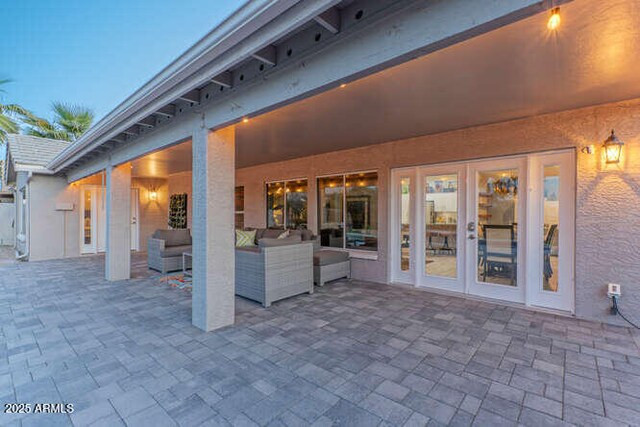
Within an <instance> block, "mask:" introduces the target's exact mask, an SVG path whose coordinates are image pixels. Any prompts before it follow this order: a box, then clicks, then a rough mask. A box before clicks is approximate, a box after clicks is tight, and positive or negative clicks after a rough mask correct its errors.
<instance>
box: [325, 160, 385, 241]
mask: <svg viewBox="0 0 640 427" xmlns="http://www.w3.org/2000/svg"><path fill="white" fill-rule="evenodd" d="M318 228H319V233H318V234H319V235H320V244H321V245H322V246H329V247H334V248H346V249H360V250H366V251H377V250H378V173H377V172H362V173H354V174H348V175H335V176H328V177H322V178H318Z"/></svg>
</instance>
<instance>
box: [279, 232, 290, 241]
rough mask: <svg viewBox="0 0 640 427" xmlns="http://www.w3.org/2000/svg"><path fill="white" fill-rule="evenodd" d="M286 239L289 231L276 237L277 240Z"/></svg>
mask: <svg viewBox="0 0 640 427" xmlns="http://www.w3.org/2000/svg"><path fill="white" fill-rule="evenodd" d="M287 237H289V230H287V231H285V232H284V233H282V234H280V235H279V236H278V239H286V238H287Z"/></svg>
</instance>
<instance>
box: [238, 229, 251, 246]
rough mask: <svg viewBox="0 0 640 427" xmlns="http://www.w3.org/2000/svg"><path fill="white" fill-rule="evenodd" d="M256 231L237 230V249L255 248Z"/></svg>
mask: <svg viewBox="0 0 640 427" xmlns="http://www.w3.org/2000/svg"><path fill="white" fill-rule="evenodd" d="M255 240H256V230H250V231H249V230H247V231H245V230H236V248H244V247H247V246H255V245H256V244H255Z"/></svg>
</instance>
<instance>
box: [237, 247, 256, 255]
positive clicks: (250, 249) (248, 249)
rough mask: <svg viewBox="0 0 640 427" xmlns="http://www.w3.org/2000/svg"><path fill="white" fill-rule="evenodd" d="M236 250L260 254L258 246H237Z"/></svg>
mask: <svg viewBox="0 0 640 427" xmlns="http://www.w3.org/2000/svg"><path fill="white" fill-rule="evenodd" d="M236 250H237V251H242V252H255V253H260V248H259V247H257V246H236Z"/></svg>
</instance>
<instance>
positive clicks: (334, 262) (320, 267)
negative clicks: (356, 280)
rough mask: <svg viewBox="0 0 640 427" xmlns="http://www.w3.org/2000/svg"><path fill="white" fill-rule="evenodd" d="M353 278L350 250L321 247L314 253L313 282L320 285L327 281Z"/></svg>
mask: <svg viewBox="0 0 640 427" xmlns="http://www.w3.org/2000/svg"><path fill="white" fill-rule="evenodd" d="M344 277H346V278H347V279H349V278H351V261H350V260H349V252H345V251H332V250H329V249H321V250H319V251H315V252H314V253H313V282H314V283H315V284H316V285H318V286H324V284H325V283H327V282H329V281H331V280H336V279H342V278H344Z"/></svg>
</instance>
